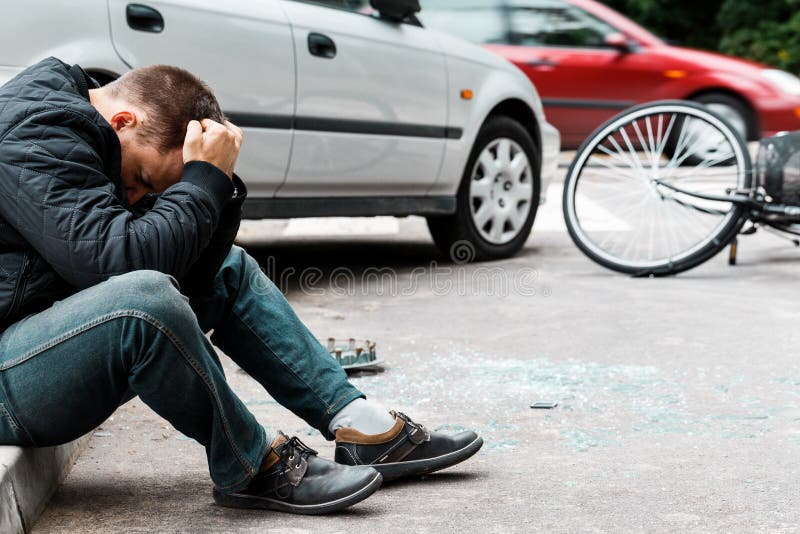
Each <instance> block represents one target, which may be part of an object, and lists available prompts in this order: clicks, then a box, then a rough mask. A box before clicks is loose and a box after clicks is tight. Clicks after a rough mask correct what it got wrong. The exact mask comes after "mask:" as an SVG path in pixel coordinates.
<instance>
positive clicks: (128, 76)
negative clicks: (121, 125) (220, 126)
mask: <svg viewBox="0 0 800 534" xmlns="http://www.w3.org/2000/svg"><path fill="white" fill-rule="evenodd" d="M107 87H108V89H109V90H110V91H111V95H112V96H113V97H115V98H121V99H123V100H125V101H127V102H129V103H131V104H133V105H135V106H137V107H139V108H141V109H142V110H143V111H144V112H145V114H146V116H145V117H143V118H140V120H142V122H141V131H140V135H141V136H142V137H144V139H143V140H144V142H145V143H147V144H149V145H151V146H155V148H156V149H158V151H159V152H161V153H164V152H167V151H169V150H172V149H175V148H180V147H182V146H183V140H184V138H185V137H186V126H187V125H188V124H189V121H191V120H201V119H211V120H213V121H216V122H219V123H224V122H225V116H224V115H223V114H222V110H221V109H220V107H219V102H217V99H216V97H215V96H214V93H213V92H212V91H211V89H210V88H209V87H208V85H206V84H205V83H204V82H203V81H202V80H200V79H199V78H198V77H197V76H195V75H194V74H192V73H191V72H188V71H186V70H183V69H180V68H178V67H172V66H169V65H150V66H148V67H141V68H138V69H134V70H132V71H129V72H127V73H125V74H124V75H123V76H122V77H120V78H119V79H117V80H115V81H113V82H112V83H110V84H109V85H108V86H107Z"/></svg>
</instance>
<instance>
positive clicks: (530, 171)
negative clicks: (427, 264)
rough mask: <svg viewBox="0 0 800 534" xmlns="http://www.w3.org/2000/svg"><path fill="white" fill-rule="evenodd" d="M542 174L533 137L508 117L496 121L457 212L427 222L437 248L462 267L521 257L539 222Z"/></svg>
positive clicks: (470, 163)
mask: <svg viewBox="0 0 800 534" xmlns="http://www.w3.org/2000/svg"><path fill="white" fill-rule="evenodd" d="M506 151H507V152H506ZM523 167H524V168H523ZM540 169H541V156H540V154H539V150H538V149H537V147H536V145H535V144H534V142H533V139H532V138H531V136H530V134H529V133H528V131H527V130H526V129H525V128H524V127H523V126H522V125H521V124H520V123H519V122H517V121H515V120H513V119H511V118H509V117H505V116H495V117H491V118H490V119H489V120H488V121H487V122H486V123H485V124H484V125H483V127H482V128H481V130H480V132H478V136H477V138H476V140H475V144H474V145H473V147H472V152H471V153H470V156H469V159H468V160H467V165H466V167H465V168H464V173H463V175H462V178H461V184H460V185H459V189H458V193H457V198H456V212H455V213H454V214H453V215H448V216H444V217H442V216H435V217H433V216H432V217H428V228H429V229H430V232H431V236H433V240H434V242H435V243H436V245H437V247H439V249H440V250H441V251H442V252H443V253H444V254H446V255H448V256H449V257H450V258H451V259H452V260H453V261H456V262H458V263H466V262H469V261H475V260H477V261H483V260H494V259H500V258H507V257H510V256H513V255H514V254H516V253H517V252H518V251H519V250H520V249H521V248H522V246H523V245H524V244H525V241H527V239H528V236H529V235H530V232H531V227H532V226H533V221H534V219H535V218H536V211H537V208H538V207H539V196H540V187H541V185H540V184H541V181H540V176H539V173H540ZM482 209H483V210H482ZM487 210H488V211H487Z"/></svg>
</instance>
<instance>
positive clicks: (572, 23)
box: [420, 0, 619, 48]
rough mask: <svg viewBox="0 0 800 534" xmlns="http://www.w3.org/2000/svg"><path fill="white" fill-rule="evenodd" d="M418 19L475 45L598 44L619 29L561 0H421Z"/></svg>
mask: <svg viewBox="0 0 800 534" xmlns="http://www.w3.org/2000/svg"><path fill="white" fill-rule="evenodd" d="M420 18H421V19H422V22H423V23H424V24H425V25H426V26H429V27H431V28H436V29H439V30H442V31H445V32H448V33H451V34H453V35H456V36H458V37H461V38H463V39H466V40H468V41H472V42H474V43H478V44H513V45H520V46H565V47H590V48H598V47H605V46H606V45H605V39H606V37H607V36H609V35H611V34H614V33H618V32H619V30H617V29H616V28H614V27H613V26H611V25H609V24H607V23H606V22H603V21H602V20H600V19H598V18H597V17H595V16H593V15H591V14H589V13H588V12H586V11H585V10H583V9H581V8H579V7H577V6H575V5H573V4H570V3H568V2H564V1H562V0H482V1H481V0H475V1H466V2H460V1H454V0H425V1H424V4H423V11H422V15H421V17H420Z"/></svg>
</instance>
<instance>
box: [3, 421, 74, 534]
mask: <svg viewBox="0 0 800 534" xmlns="http://www.w3.org/2000/svg"><path fill="white" fill-rule="evenodd" d="M88 441H89V438H88V436H85V437H83V438H81V439H78V440H76V441H73V442H71V443H67V444H66V445H61V446H60V447H45V448H41V449H23V448H21V447H7V446H0V532H3V533H4V534H5V533H8V534H17V533H19V532H30V530H31V527H32V526H33V523H34V522H35V521H36V519H37V517H38V516H39V514H41V513H42V511H43V510H44V508H45V506H46V504H47V501H48V500H49V499H50V496H51V495H52V494H53V493H54V492H55V490H56V488H57V487H58V484H60V483H61V482H62V481H63V480H64V479H65V478H66V476H67V474H68V473H69V470H70V468H71V467H72V464H73V462H74V461H75V459H76V458H77V456H78V454H80V452H81V450H82V449H83V448H84V446H85V445H86V443H88Z"/></svg>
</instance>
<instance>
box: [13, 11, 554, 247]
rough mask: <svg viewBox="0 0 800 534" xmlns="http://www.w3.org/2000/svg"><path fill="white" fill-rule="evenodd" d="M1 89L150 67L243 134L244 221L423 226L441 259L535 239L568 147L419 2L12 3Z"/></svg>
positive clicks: (517, 83) (528, 102)
mask: <svg viewBox="0 0 800 534" xmlns="http://www.w3.org/2000/svg"><path fill="white" fill-rule="evenodd" d="M3 11H4V16H3V17H2V19H0V83H4V82H5V81H6V80H8V79H9V78H11V77H12V76H13V75H14V74H15V73H16V72H19V71H20V70H22V69H23V68H24V67H26V66H27V65H30V64H32V63H34V62H36V61H38V60H40V59H42V58H44V57H47V56H56V57H58V58H60V59H62V60H64V61H66V62H69V63H78V64H80V65H81V66H83V67H84V68H85V69H86V70H87V71H89V73H90V74H92V75H93V76H94V77H95V78H96V79H97V80H98V81H100V82H101V83H102V82H108V81H110V80H112V79H114V78H115V77H117V76H119V75H121V74H122V73H124V72H125V71H127V70H129V69H131V68H135V67H139V66H143V65H148V64H153V63H167V64H172V65H178V66H181V67H183V68H186V69H188V70H190V71H192V72H194V73H196V74H197V75H199V76H200V77H201V78H203V79H204V80H206V81H207V82H208V83H209V84H210V85H211V87H213V88H214V90H215V92H216V94H217V97H218V99H219V100H220V102H221V104H222V106H223V109H224V110H225V112H226V114H227V115H228V116H229V118H230V119H231V120H232V121H233V122H235V123H237V124H238V125H239V126H241V127H242V128H243V129H244V131H245V143H244V145H243V147H242V152H241V155H240V158H239V163H238V166H237V172H238V173H239V174H240V175H241V176H242V178H243V179H244V180H245V181H246V182H247V183H248V185H249V189H250V196H249V198H248V201H247V203H246V204H245V216H246V217H249V218H287V217H308V216H377V215H395V216H403V215H423V216H425V217H427V220H428V226H429V227H430V230H431V234H432V235H433V238H434V240H435V242H436V243H437V245H438V246H439V247H440V248H441V249H443V251H445V252H448V251H449V250H450V248H451V247H452V246H453V244H454V243H457V242H461V241H467V242H469V243H471V245H472V246H473V247H474V252H475V254H474V256H475V257H476V258H477V259H491V258H499V257H506V256H510V255H512V254H514V253H515V252H517V251H518V250H519V249H520V247H522V245H523V244H524V242H525V240H526V239H527V237H528V235H529V233H530V229H531V225H532V223H533V219H534V217H535V215H536V210H537V207H538V205H539V203H540V200H541V198H542V195H543V192H544V191H546V187H547V184H548V182H549V181H550V179H551V178H552V176H553V175H554V173H555V172H556V167H557V158H558V149H559V135H558V132H557V131H556V130H555V129H554V128H553V127H552V126H551V125H549V124H548V123H547V122H546V120H545V117H544V114H543V112H542V105H541V102H540V100H539V97H538V95H537V93H536V90H535V89H534V87H533V86H532V85H531V83H530V81H529V80H528V78H527V77H525V76H524V75H523V74H522V73H521V72H520V71H519V70H518V69H517V68H516V67H514V66H513V65H511V64H510V63H508V62H506V61H505V60H503V59H500V58H498V57H496V56H495V55H493V54H490V53H489V52H486V51H484V50H482V49H481V48H479V47H477V46H474V45H472V44H469V43H467V42H465V41H462V40H460V39H457V38H455V37H451V36H448V35H445V34H442V33H438V32H436V31H432V30H428V29H426V28H424V27H423V26H422V25H421V24H420V22H419V20H418V19H417V17H416V13H417V12H418V11H419V6H418V4H417V0H372V2H369V3H368V2H366V1H363V0H333V1H324V0H319V1H316V0H315V1H305V0H259V1H257V2H253V1H252V0H227V1H225V2H219V1H217V0H152V1H145V2H143V3H131V2H128V1H127V0H82V1H81V2H63V1H57V0H6V1H5V2H4V4H3Z"/></svg>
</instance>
